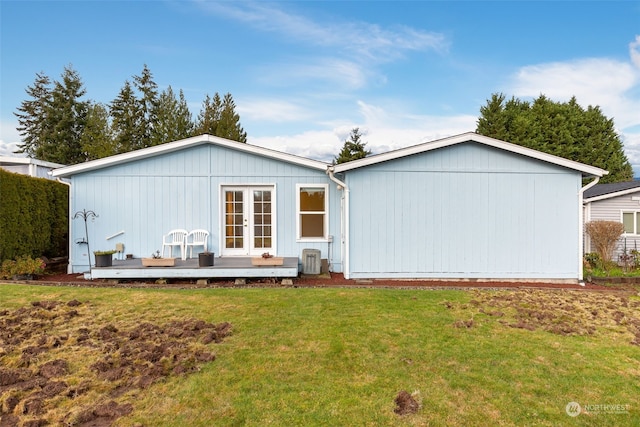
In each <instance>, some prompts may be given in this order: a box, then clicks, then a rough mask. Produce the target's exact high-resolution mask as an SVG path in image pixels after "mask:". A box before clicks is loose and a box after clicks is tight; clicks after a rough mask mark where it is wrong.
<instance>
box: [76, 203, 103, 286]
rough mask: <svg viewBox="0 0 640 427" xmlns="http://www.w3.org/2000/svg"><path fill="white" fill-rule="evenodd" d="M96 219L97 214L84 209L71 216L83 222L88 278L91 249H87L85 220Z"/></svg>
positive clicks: (87, 233) (87, 231)
mask: <svg viewBox="0 0 640 427" xmlns="http://www.w3.org/2000/svg"><path fill="white" fill-rule="evenodd" d="M97 217H98V214H96V213H95V212H94V211H88V210H86V209H83V210H81V211H78V212H76V213H75V215H73V219H76V218H82V219H83V220H84V235H85V237H86V238H87V257H88V260H89V276H91V248H89V230H88V229H87V219H88V218H91V219H94V218H97Z"/></svg>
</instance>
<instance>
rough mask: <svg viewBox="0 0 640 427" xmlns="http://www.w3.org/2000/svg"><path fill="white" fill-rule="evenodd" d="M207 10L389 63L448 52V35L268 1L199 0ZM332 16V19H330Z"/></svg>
mask: <svg viewBox="0 0 640 427" xmlns="http://www.w3.org/2000/svg"><path fill="white" fill-rule="evenodd" d="M197 4H199V5H200V6H201V7H202V8H203V9H204V10H207V11H208V12H210V13H213V14H217V15H224V16H226V17H229V18H232V19H235V20H238V21H241V22H245V23H247V24H248V25H251V26H253V27H255V28H259V29H261V30H263V31H268V32H273V33H277V34H280V35H283V36H286V37H287V39H288V40H295V41H296V42H298V43H300V42H304V43H306V44H310V45H314V46H328V47H337V48H339V49H343V50H344V51H345V53H348V54H349V55H352V54H355V55H356V56H359V57H365V58H368V59H369V60H373V61H375V62H387V61H389V60H391V59H394V58H397V57H399V56H402V54H403V52H406V51H426V50H434V51H445V50H446V49H448V41H447V40H446V38H445V37H444V36H443V35H442V34H440V33H436V32H427V31H421V30H417V29H414V28H410V27H406V26H397V27H395V28H382V27H380V26H379V25H374V24H369V23H366V22H357V21H353V20H352V19H340V18H339V17H327V19H326V20H325V21H324V22H320V20H318V21H317V22H316V21H314V20H312V19H309V18H307V17H305V16H303V15H301V14H295V13H290V12H287V11H285V10H283V9H280V8H277V7H274V5H273V3H264V2H208V1H199V2H197ZM329 19H331V21H329Z"/></svg>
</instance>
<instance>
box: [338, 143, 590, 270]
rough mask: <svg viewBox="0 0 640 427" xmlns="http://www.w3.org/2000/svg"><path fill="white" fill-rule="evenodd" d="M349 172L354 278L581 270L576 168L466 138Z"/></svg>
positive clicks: (577, 173) (351, 267)
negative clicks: (546, 161)
mask: <svg viewBox="0 0 640 427" xmlns="http://www.w3.org/2000/svg"><path fill="white" fill-rule="evenodd" d="M345 175H346V176H345V179H346V182H347V184H348V186H349V189H350V197H351V199H350V235H349V239H350V252H349V257H350V268H349V270H350V273H351V274H350V275H351V277H352V278H371V277H373V278H375V277H387V278H388V277H396V278H532V279H533V278H549V279H551V278H553V279H561V278H569V279H576V278H577V277H578V274H579V273H578V268H579V249H578V243H579V240H578V233H579V228H578V224H579V219H578V215H579V210H578V192H579V189H580V186H581V174H580V173H579V172H577V171H574V170H569V169H565V168H562V167H559V166H555V165H550V164H547V163H545V162H542V161H538V160H535V159H531V158H526V157H523V156H519V155H517V154H513V153H508V152H504V151H501V150H498V149H495V148H491V147H488V146H484V145H481V144H476V143H465V144H458V145H455V146H450V147H446V148H442V149H438V150H434V151H429V152H425V153H421V154H416V155H413V156H409V157H405V158H400V159H396V160H391V161H388V162H385V163H380V164H375V165H371V166H368V167H365V168H361V169H355V170H351V171H348V172H346V174H345Z"/></svg>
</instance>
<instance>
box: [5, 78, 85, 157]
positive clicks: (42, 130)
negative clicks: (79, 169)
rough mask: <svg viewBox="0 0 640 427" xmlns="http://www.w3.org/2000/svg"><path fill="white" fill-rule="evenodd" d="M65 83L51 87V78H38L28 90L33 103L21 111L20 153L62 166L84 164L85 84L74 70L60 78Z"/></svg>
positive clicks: (21, 108) (24, 106)
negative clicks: (82, 162)
mask: <svg viewBox="0 0 640 427" xmlns="http://www.w3.org/2000/svg"><path fill="white" fill-rule="evenodd" d="M61 77H62V80H61V81H56V82H54V86H53V88H51V87H50V80H49V78H48V77H47V76H46V75H44V74H43V73H40V74H36V80H35V82H34V85H33V86H30V87H28V88H27V94H28V95H29V96H31V98H32V99H31V100H28V101H23V102H22V103H21V106H20V107H19V108H18V113H15V114H16V116H17V117H18V123H19V124H20V126H19V127H18V131H19V132H20V135H21V136H22V137H23V143H22V144H21V145H19V146H18V148H19V150H18V151H17V152H18V153H26V154H27V155H28V156H30V157H33V158H36V159H40V160H44V161H49V162H56V163H61V164H69V165H72V164H76V163H79V162H81V161H83V154H82V149H81V143H80V138H81V136H82V133H83V131H84V126H85V123H86V114H87V108H88V105H89V104H88V102H87V101H81V100H80V98H81V97H83V96H84V94H85V93H86V91H85V89H84V88H83V84H82V80H81V79H80V76H79V75H78V73H77V72H76V71H74V70H73V68H72V67H71V66H67V67H65V69H64V72H63V73H62V75H61Z"/></svg>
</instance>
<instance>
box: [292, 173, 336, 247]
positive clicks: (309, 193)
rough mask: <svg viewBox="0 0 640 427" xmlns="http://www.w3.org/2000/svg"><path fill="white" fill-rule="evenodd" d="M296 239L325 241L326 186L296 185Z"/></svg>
mask: <svg viewBox="0 0 640 427" xmlns="http://www.w3.org/2000/svg"><path fill="white" fill-rule="evenodd" d="M296 188H297V192H298V194H297V197H296V198H297V209H298V215H297V225H298V239H304V240H326V239H327V211H328V209H327V205H328V200H327V193H328V191H327V188H328V187H327V186H326V185H300V184H299V185H297V187H296Z"/></svg>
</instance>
